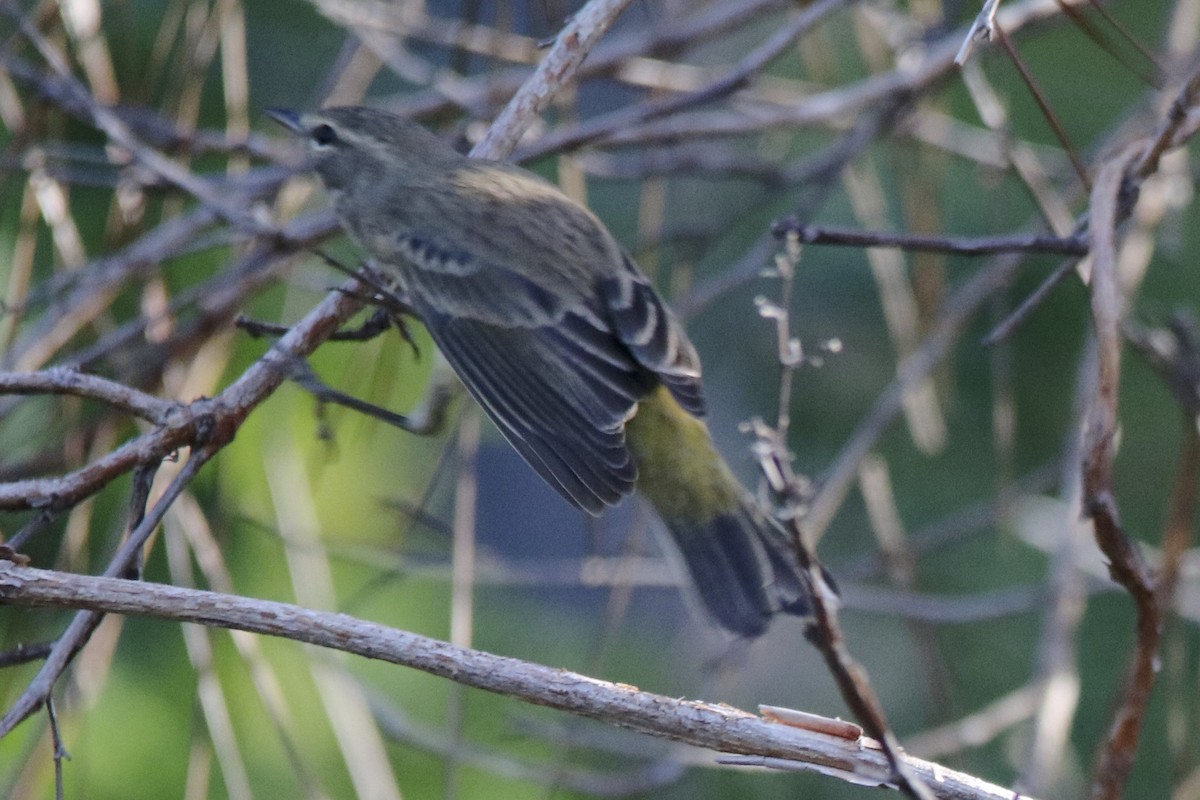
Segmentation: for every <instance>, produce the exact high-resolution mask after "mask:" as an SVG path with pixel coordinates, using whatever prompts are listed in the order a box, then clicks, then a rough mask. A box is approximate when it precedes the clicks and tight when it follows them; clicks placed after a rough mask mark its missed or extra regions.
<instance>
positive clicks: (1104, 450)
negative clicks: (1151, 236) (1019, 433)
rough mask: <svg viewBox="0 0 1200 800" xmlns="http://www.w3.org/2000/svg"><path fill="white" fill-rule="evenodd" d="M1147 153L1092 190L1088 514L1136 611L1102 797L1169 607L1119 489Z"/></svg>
mask: <svg viewBox="0 0 1200 800" xmlns="http://www.w3.org/2000/svg"><path fill="white" fill-rule="evenodd" d="M1141 150H1142V148H1141V147H1139V146H1136V145H1135V146H1130V147H1126V148H1125V150H1124V151H1122V152H1121V153H1119V154H1118V155H1117V156H1115V157H1113V158H1112V159H1110V160H1109V161H1107V162H1106V163H1105V164H1104V165H1103V166H1102V167H1101V168H1100V172H1099V174H1098V175H1097V178H1096V183H1095V188H1094V189H1093V192H1092V204H1091V214H1092V226H1091V228H1092V242H1093V252H1094V261H1093V267H1092V303H1091V305H1092V319H1093V323H1094V325H1095V335H1096V346H1097V355H1098V359H1097V377H1096V395H1095V398H1094V400H1093V402H1092V407H1091V409H1090V410H1089V414H1088V423H1087V433H1086V441H1085V451H1084V457H1083V465H1082V468H1083V510H1084V513H1085V514H1086V515H1087V516H1089V517H1090V518H1091V520H1092V524H1093V529H1094V533H1095V536H1096V543H1097V544H1098V545H1099V547H1100V550H1101V551H1102V552H1103V553H1104V555H1105V557H1106V558H1107V559H1108V561H1109V574H1110V575H1111V576H1112V579H1113V580H1115V581H1116V582H1117V583H1119V584H1121V586H1123V587H1125V589H1126V590H1127V591H1128V592H1129V593H1130V595H1131V596H1132V597H1133V600H1134V603H1135V605H1136V607H1137V646H1136V649H1135V652H1134V655H1133V663H1132V665H1131V668H1130V673H1129V676H1128V683H1127V685H1126V688H1125V694H1124V697H1123V698H1122V702H1121V705H1120V706H1119V708H1118V709H1117V711H1116V715H1115V719H1114V720H1113V724H1112V728H1111V729H1110V731H1109V735H1108V739H1107V741H1106V742H1105V743H1104V744H1103V745H1102V746H1101V749H1100V752H1099V754H1098V758H1097V764H1096V772H1095V777H1094V782H1093V784H1092V795H1091V796H1092V797H1093V798H1095V800H1117V799H1118V798H1120V797H1121V796H1122V795H1123V794H1124V790H1125V784H1126V782H1127V781H1128V779H1129V772H1130V770H1132V768H1133V763H1134V759H1135V756H1136V754H1137V745H1138V739H1139V737H1140V734H1141V728H1142V723H1143V720H1144V716H1145V711H1146V705H1147V703H1148V702H1149V699H1150V692H1151V690H1152V689H1153V687H1154V680H1155V673H1156V662H1157V660H1158V649H1159V643H1160V640H1161V636H1162V610H1161V608H1160V607H1159V605H1158V596H1157V593H1156V592H1155V589H1154V582H1153V580H1152V578H1151V576H1150V572H1149V570H1148V569H1147V567H1146V565H1145V563H1144V562H1143V560H1142V556H1141V552H1140V551H1139V550H1138V547H1137V544H1136V543H1135V542H1133V541H1132V540H1131V539H1130V538H1129V536H1128V535H1127V534H1126V533H1125V531H1124V530H1122V528H1121V524H1120V521H1119V518H1118V513H1117V503H1116V497H1115V490H1114V486H1113V462H1114V459H1115V446H1116V445H1115V442H1116V435H1117V401H1118V389H1119V386H1120V377H1121V318H1122V315H1123V313H1124V308H1123V306H1124V300H1123V298H1122V296H1121V290H1120V287H1119V285H1118V277H1117V232H1116V227H1117V225H1118V224H1119V222H1120V220H1121V217H1122V215H1121V206H1122V202H1121V197H1120V195H1121V193H1122V191H1123V190H1124V189H1125V188H1126V187H1125V180H1126V175H1127V171H1128V170H1129V168H1130V167H1131V165H1133V164H1134V163H1135V162H1136V159H1137V158H1138V156H1139V154H1140V152H1141Z"/></svg>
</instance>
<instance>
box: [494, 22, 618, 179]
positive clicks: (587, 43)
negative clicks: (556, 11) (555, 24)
mask: <svg viewBox="0 0 1200 800" xmlns="http://www.w3.org/2000/svg"><path fill="white" fill-rule="evenodd" d="M630 2H631V0H590V2H589V3H588V4H587V5H586V6H584V7H583V8H581V9H580V10H579V11H578V12H576V14H575V16H574V17H572V18H571V21H570V22H569V23H567V25H566V27H564V28H563V29H562V31H561V32H560V33H559V34H558V38H557V39H555V40H554V46H553V47H552V48H550V52H549V53H547V54H546V57H545V58H543V59H542V61H541V63H540V64H538V66H537V69H536V70H534V73H533V76H532V77H531V78H530V79H529V80H528V81H526V82H525V83H524V85H522V86H521V88H520V90H519V91H518V92H517V93H516V94H515V95H513V98H512V99H511V100H509V102H508V105H507V106H505V107H504V110H503V111H502V112H500V116H498V117H497V118H496V120H495V122H494V123H493V124H492V126H491V128H490V129H489V130H488V133H487V135H486V136H485V137H484V138H483V141H481V142H479V144H477V145H475V147H474V148H473V149H472V150H471V155H472V156H473V157H475V158H495V159H499V158H505V157H507V156H508V154H509V153H511V152H512V150H513V148H514V147H516V146H517V142H518V141H520V139H521V135H522V134H523V133H525V130H526V129H527V128H528V127H529V125H530V123H532V122H533V120H534V118H535V117H536V116H537V115H538V114H540V113H541V112H542V111H544V110H545V109H546V107H547V106H548V105H550V101H551V100H552V99H554V95H555V91H554V89H556V88H557V87H559V86H563V85H565V84H566V83H568V82H570V81H571V79H572V78H573V77H574V76H575V72H576V70H578V69H579V65H580V64H581V63H583V59H584V58H586V57H587V54H588V53H590V52H591V51H592V48H593V47H595V46H596V44H597V42H599V41H600V39H601V37H603V36H604V34H605V33H607V32H608V29H609V28H610V27H612V24H613V23H614V22H616V21H617V17H618V16H620V14H621V12H622V11H624V10H625V8H626V7H627V6H628V5H629V3H630Z"/></svg>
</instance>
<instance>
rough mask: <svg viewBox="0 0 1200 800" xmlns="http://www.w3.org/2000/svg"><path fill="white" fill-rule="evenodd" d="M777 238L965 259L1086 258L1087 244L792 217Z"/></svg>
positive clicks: (779, 228)
mask: <svg viewBox="0 0 1200 800" xmlns="http://www.w3.org/2000/svg"><path fill="white" fill-rule="evenodd" d="M772 230H773V231H774V233H775V235H776V236H780V235H783V234H784V233H793V232H794V233H795V234H796V236H798V237H799V239H800V241H801V242H802V243H803V244H829V245H840V246H845V247H895V248H898V249H900V250H921V251H925V252H932V253H951V254H953V255H964V256H986V255H996V254H999V253H1052V254H1056V255H1076V256H1082V255H1087V252H1088V243H1087V240H1086V239H1085V238H1083V237H1079V236H1072V237H1069V238H1062V237H1058V236H1037V235H1020V234H1018V235H1015V236H984V237H980V238H977V239H962V238H954V237H950V236H921V235H917V234H911V233H892V232H890V231H857V230H851V229H848V228H831V227H827V226H816V225H807V224H805V223H802V222H800V221H799V220H796V219H794V218H792V219H786V220H781V221H779V222H777V223H776V224H775V226H774V227H773V228H772Z"/></svg>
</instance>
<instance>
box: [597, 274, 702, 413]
mask: <svg viewBox="0 0 1200 800" xmlns="http://www.w3.org/2000/svg"><path fill="white" fill-rule="evenodd" d="M624 267H625V268H624V270H623V271H622V272H620V273H618V274H617V276H616V277H613V278H608V279H605V280H604V281H602V282H601V284H600V296H601V299H602V302H603V304H604V308H605V310H606V311H607V315H608V318H609V320H610V324H611V327H612V330H613V333H614V334H616V336H617V338H619V339H620V340H621V342H622V343H623V344H624V345H625V347H627V348H628V349H629V352H630V353H631V354H632V355H633V357H634V358H635V359H636V360H637V362H638V363H639V364H641V365H642V366H643V367H645V368H646V369H648V370H650V371H651V372H653V373H654V374H655V375H657V376H658V378H659V380H661V381H662V382H663V383H664V384H665V385H666V387H667V389H669V390H670V392H671V394H672V395H673V396H674V397H675V400H676V401H678V403H679V405H681V406H683V407H684V408H685V409H687V411H688V412H690V413H692V414H694V415H696V416H698V417H702V416H704V392H703V386H702V385H701V383H700V356H699V355H697V353H696V348H695V347H693V346H692V343H691V341H690V340H689V339H688V337H687V333H686V332H684V330H683V326H682V325H681V324H680V323H679V320H677V319H676V318H675V315H674V314H672V313H671V311H670V309H668V308H667V307H666V306H665V305H663V302H662V300H661V299H660V298H659V296H658V293H657V292H655V291H654V288H653V287H652V286H651V285H650V282H649V281H648V280H647V278H646V276H645V275H643V274H642V273H641V271H640V270H639V269H638V268H637V266H636V265H635V264H634V263H633V261H632V260H631V259H630V258H629V256H625V264H624Z"/></svg>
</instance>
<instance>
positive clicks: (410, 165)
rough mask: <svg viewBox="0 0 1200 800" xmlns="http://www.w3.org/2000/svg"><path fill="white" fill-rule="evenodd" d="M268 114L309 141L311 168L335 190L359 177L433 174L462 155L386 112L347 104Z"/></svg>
mask: <svg viewBox="0 0 1200 800" xmlns="http://www.w3.org/2000/svg"><path fill="white" fill-rule="evenodd" d="M267 113H268V114H269V115H270V116H271V117H272V118H273V119H274V120H275V121H276V122H278V123H280V124H281V125H283V126H284V127H285V128H287V129H288V130H290V131H292V132H293V133H295V134H297V135H299V136H303V137H304V138H305V139H306V140H307V142H308V150H309V156H310V165H311V167H312V168H313V169H314V170H316V172H317V174H318V175H320V176H321V180H322V181H324V183H325V185H326V186H327V187H328V188H329V189H331V190H334V191H340V190H343V189H345V188H347V187H348V186H350V185H351V184H352V183H354V182H355V181H357V180H364V179H365V180H373V181H379V180H383V179H384V178H385V176H391V175H397V174H400V175H402V176H404V177H409V178H412V177H416V176H419V175H420V174H422V173H426V172H428V173H435V172H436V171H437V170H438V169H439V168H442V167H443V165H444V164H445V162H446V161H448V160H453V159H456V158H461V157H460V156H459V155H458V154H457V153H456V152H455V151H454V150H453V148H451V147H450V146H448V145H447V144H445V143H444V142H442V141H441V140H440V139H438V138H437V137H436V136H434V135H433V134H432V133H430V132H429V131H427V130H425V128H423V127H421V126H420V125H419V124H417V123H416V122H413V121H412V120H409V119H405V118H404V117H401V116H398V115H396V114H391V113H389V112H387V111H380V110H378V109H374V108H366V107H363V106H345V107H341V108H326V109H322V110H321V111H315V112H312V113H309V114H299V113H297V112H295V111H288V110H285V109H269V110H268V111H267Z"/></svg>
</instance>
